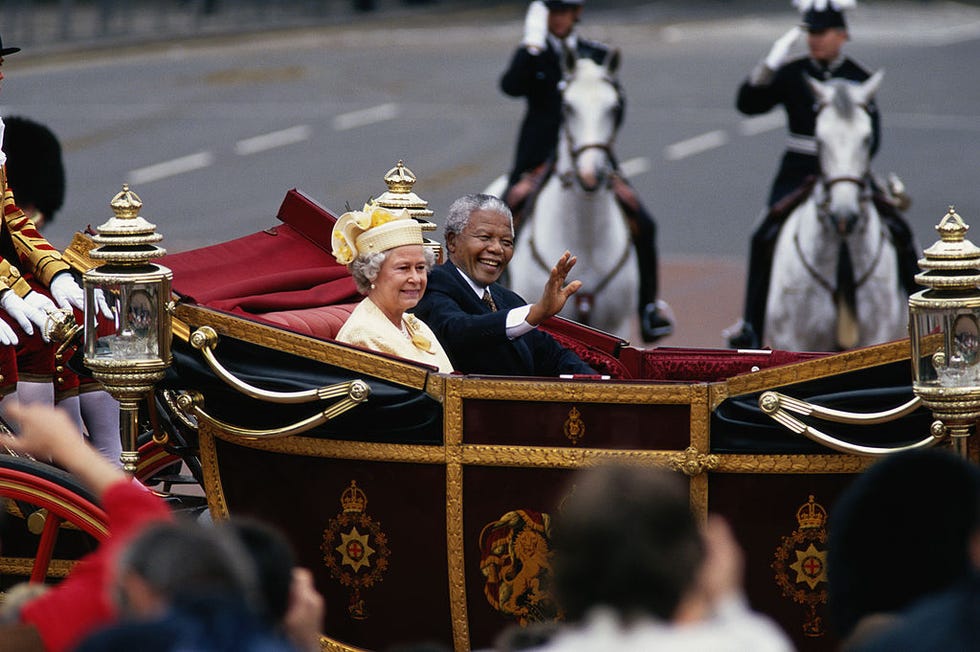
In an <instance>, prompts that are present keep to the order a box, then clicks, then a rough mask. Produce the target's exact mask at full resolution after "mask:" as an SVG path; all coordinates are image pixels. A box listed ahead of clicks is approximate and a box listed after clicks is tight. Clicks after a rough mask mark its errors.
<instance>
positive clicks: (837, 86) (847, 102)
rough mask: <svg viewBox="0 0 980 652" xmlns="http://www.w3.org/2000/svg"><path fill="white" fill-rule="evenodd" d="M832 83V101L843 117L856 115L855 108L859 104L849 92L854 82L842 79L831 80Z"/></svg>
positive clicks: (848, 117) (847, 118)
mask: <svg viewBox="0 0 980 652" xmlns="http://www.w3.org/2000/svg"><path fill="white" fill-rule="evenodd" d="M830 84H831V85H832V86H833V89H834V99H833V101H832V104H833V105H834V108H835V109H836V110H837V112H838V113H840V115H841V117H842V118H844V119H845V120H849V119H850V118H851V116H852V115H854V108H855V107H856V106H857V105H856V104H855V103H854V98H853V97H851V94H850V92H849V89H850V87H851V86H852V84H851V83H850V82H848V81H845V80H842V79H834V80H831V82H830Z"/></svg>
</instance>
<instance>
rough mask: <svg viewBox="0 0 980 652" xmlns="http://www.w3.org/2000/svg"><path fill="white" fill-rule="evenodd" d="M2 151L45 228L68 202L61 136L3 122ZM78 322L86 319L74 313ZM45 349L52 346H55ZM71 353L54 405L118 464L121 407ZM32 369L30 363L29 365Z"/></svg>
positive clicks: (21, 201)
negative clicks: (72, 363)
mask: <svg viewBox="0 0 980 652" xmlns="http://www.w3.org/2000/svg"><path fill="white" fill-rule="evenodd" d="M4 124H5V125H6V128H5V129H4V133H3V152H4V153H5V154H6V155H7V165H6V171H7V186H8V188H9V189H10V191H11V192H13V194H14V197H15V198H16V200H17V206H18V207H19V208H20V209H21V210H22V211H24V214H25V215H27V217H28V218H29V219H30V221H31V222H32V223H33V224H34V226H36V227H37V228H38V230H41V229H42V228H43V226H44V225H46V224H49V223H51V222H52V221H53V220H54V218H55V215H56V214H57V212H58V211H59V210H60V209H61V207H62V205H63V204H64V202H65V165H64V161H63V160H62V156H61V143H60V142H59V141H58V137H57V136H56V135H55V134H54V132H52V131H51V130H50V129H49V128H48V127H46V126H45V125H43V124H41V123H39V122H35V121H34V120H31V119H29V118H24V117H20V116H9V117H7V118H5V119H4ZM75 318H76V319H77V320H79V321H81V319H82V318H83V317H82V315H81V314H78V313H76V315H75ZM41 346H46V347H51V346H53V345H50V344H49V345H44V344H43V343H42V344H41ZM69 357H71V349H69V350H67V351H64V352H62V353H61V354H60V355H59V354H56V357H55V368H54V376H53V378H52V380H53V382H54V400H55V404H56V405H57V406H58V407H59V408H62V409H63V410H65V412H67V413H68V415H69V416H71V417H72V418H73V419H74V420H75V422H76V424H77V425H78V428H79V429H80V430H83V431H84V432H86V433H88V436H89V438H90V439H91V441H92V444H93V445H94V446H95V447H96V448H97V449H98V450H99V452H100V453H102V455H103V456H105V458H106V459H108V460H110V461H111V462H113V463H116V464H118V463H119V456H120V454H121V453H122V442H121V441H120V439H119V403H118V402H117V401H116V400H115V399H114V398H113V397H112V396H111V395H110V394H109V393H108V392H106V391H105V389H104V388H103V387H102V385H101V384H100V383H98V382H97V381H95V380H94V379H93V378H90V377H87V376H86V377H79V376H78V375H77V374H76V373H74V372H73V371H72V370H71V369H70V368H69V367H68V365H67V364H66V363H65V358H69ZM27 366H28V367H29V366H30V365H29V364H28V365H27Z"/></svg>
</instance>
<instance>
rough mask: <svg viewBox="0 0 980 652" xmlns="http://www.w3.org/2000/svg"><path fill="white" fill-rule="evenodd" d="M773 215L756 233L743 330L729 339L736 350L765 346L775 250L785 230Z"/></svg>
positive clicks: (750, 250) (754, 234) (750, 265)
mask: <svg viewBox="0 0 980 652" xmlns="http://www.w3.org/2000/svg"><path fill="white" fill-rule="evenodd" d="M771 215H772V214H771V213H770V216H771ZM770 216H767V218H766V219H765V220H763V222H762V224H761V225H759V227H758V228H757V229H756V230H755V233H753V234H752V241H751V244H750V246H749V271H748V278H747V279H746V283H745V313H744V315H743V317H742V328H741V330H740V331H739V332H737V333H735V334H733V335H731V336H729V338H728V345H729V346H730V347H731V348H733V349H757V348H759V347H760V346H762V336H763V325H764V324H765V321H766V301H767V300H768V297H769V279H770V275H771V273H772V256H773V249H774V247H775V243H776V238H777V237H778V236H779V229H780V228H781V227H782V220H777V219H770Z"/></svg>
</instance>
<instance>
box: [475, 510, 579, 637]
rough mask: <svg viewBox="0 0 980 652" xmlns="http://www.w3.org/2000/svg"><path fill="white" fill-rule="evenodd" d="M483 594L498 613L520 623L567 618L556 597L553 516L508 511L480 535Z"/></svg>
mask: <svg viewBox="0 0 980 652" xmlns="http://www.w3.org/2000/svg"><path fill="white" fill-rule="evenodd" d="M480 572H481V573H482V574H483V577H484V585H483V593H484V595H485V596H486V598H487V601H488V602H489V603H490V606H491V607H493V609H494V610H496V611H498V612H500V613H502V614H506V615H508V616H511V617H513V618H514V619H516V620H517V622H518V624H520V625H528V624H530V623H535V622H547V621H554V620H558V619H560V618H561V613H560V610H559V608H558V605H557V602H556V601H555V599H554V597H553V593H552V572H551V516H549V515H548V514H544V513H541V512H536V511H534V510H530V509H518V510H514V511H511V512H507V513H506V514H504V515H503V516H501V517H500V518H499V519H497V520H496V521H493V522H492V523H488V524H487V525H486V526H484V528H483V530H482V531H481V532H480Z"/></svg>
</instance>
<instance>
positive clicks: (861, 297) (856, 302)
mask: <svg viewBox="0 0 980 652" xmlns="http://www.w3.org/2000/svg"><path fill="white" fill-rule="evenodd" d="M882 76H883V73H882V71H880V70H879V71H878V72H876V73H875V74H874V75H872V76H871V77H870V78H868V79H867V80H866V81H865V82H863V83H860V84H857V83H854V82H848V81H845V80H830V81H827V82H820V81H817V80H814V79H812V78H809V77H808V78H807V83H808V84H809V86H810V88H811V89H812V91H813V95H814V97H815V98H816V101H817V106H818V112H817V122H816V132H815V136H816V140H817V152H818V158H819V161H820V173H819V176H818V178H817V180H816V183H815V185H814V187H813V190H812V192H811V193H810V196H809V197H808V198H807V199H806V200H805V201H804V202H803V203H801V204H800V205H799V206H798V207H797V208H796V209H795V210H794V211H793V213H792V214H791V215H790V217H789V218H788V219H787V221H786V223H785V224H784V226H783V228H782V230H781V232H780V234H779V237H778V239H777V242H776V248H775V251H774V254H773V263H772V281H771V283H770V288H769V295H768V297H767V303H766V315H767V317H766V323H765V329H764V330H765V332H766V333H768V334H769V339H770V340H771V341H770V343H771V345H772V346H773V347H774V348H777V349H786V350H791V351H832V350H844V349H850V348H854V347H858V346H867V345H870V344H875V343H880V342H886V341H890V340H895V339H900V338H902V337H905V336H906V331H907V320H908V306H907V299H908V298H907V296H906V295H905V293H904V291H903V289H902V287H901V284H900V282H899V277H898V268H897V253H896V250H895V247H894V246H893V244H892V242H891V240H890V238H889V235H888V233H887V229H886V227H885V225H884V224H883V222H882V220H881V218H880V216H879V214H878V211H877V209H876V208H875V204H874V201H873V199H872V191H873V187H872V181H871V173H870V159H871V154H870V146H871V145H870V144H871V137H872V124H871V117H870V116H869V114H868V112H867V110H866V107H867V105H868V103H869V102H870V101H871V99H872V97H873V96H874V93H875V91H877V90H878V87H879V85H880V84H881V79H882Z"/></svg>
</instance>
